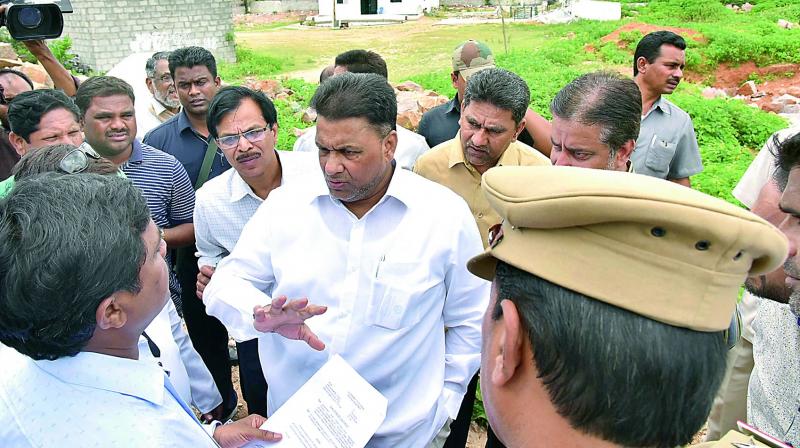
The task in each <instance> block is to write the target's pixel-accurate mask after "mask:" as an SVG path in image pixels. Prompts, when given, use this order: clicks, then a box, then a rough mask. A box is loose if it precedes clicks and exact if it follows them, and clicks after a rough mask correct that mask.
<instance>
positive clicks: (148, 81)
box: [144, 78, 155, 94]
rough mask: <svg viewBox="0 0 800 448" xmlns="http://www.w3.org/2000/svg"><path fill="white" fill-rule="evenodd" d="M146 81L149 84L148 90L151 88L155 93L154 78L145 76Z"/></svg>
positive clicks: (151, 91)
mask: <svg viewBox="0 0 800 448" xmlns="http://www.w3.org/2000/svg"><path fill="white" fill-rule="evenodd" d="M144 83H145V84H146V85H147V90H149V91H150V93H151V94H152V93H155V88H154V87H153V80H152V79H150V78H144Z"/></svg>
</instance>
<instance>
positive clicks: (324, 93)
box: [311, 73, 397, 137]
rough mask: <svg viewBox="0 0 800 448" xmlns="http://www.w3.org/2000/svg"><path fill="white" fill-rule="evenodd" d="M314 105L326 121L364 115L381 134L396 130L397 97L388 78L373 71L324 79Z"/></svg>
mask: <svg viewBox="0 0 800 448" xmlns="http://www.w3.org/2000/svg"><path fill="white" fill-rule="evenodd" d="M311 107H313V108H314V109H316V111H317V115H318V116H320V117H324V118H325V119H326V120H342V119H346V118H364V119H366V120H367V122H369V124H370V125H372V126H373V127H374V128H375V130H376V131H377V132H378V134H380V135H381V136H382V137H385V136H386V135H388V134H389V132H390V131H392V130H394V129H396V125H397V97H396V96H395V94H394V90H393V89H392V87H391V86H390V85H389V83H388V82H387V81H386V78H384V77H382V76H380V75H376V74H372V73H342V74H341V75H337V76H334V77H332V78H330V79H328V80H327V81H325V82H323V83H322V84H321V85H320V86H319V87H318V88H317V91H316V92H315V93H314V97H313V98H311Z"/></svg>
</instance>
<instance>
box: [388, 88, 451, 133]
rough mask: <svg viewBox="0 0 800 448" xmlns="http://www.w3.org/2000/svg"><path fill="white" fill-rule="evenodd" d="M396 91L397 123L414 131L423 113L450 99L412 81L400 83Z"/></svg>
mask: <svg viewBox="0 0 800 448" xmlns="http://www.w3.org/2000/svg"><path fill="white" fill-rule="evenodd" d="M394 93H395V95H397V124H399V125H400V126H403V127H404V128H407V129H410V130H412V131H416V130H417V128H418V127H419V121H420V120H421V119H422V114H424V113H425V112H427V111H429V110H430V109H432V108H434V107H436V106H438V105H440V104H443V103H446V102H447V101H449V98H447V97H445V96H441V95H439V94H438V93H436V92H434V91H431V90H425V89H423V88H422V87H420V86H419V85H418V84H415V83H413V82H411V81H406V82H403V83H401V84H398V85H397V86H396V87H395V91H394Z"/></svg>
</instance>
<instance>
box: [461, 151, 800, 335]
mask: <svg viewBox="0 0 800 448" xmlns="http://www.w3.org/2000/svg"><path fill="white" fill-rule="evenodd" d="M481 184H482V188H483V190H484V194H485V195H486V197H487V199H488V201H489V203H490V204H491V206H492V207H493V208H494V209H495V210H496V211H497V212H498V214H499V215H500V216H501V218H503V219H504V221H503V224H502V226H501V227H500V228H499V229H496V231H495V233H494V235H490V239H492V236H494V238H493V241H492V243H491V244H490V247H489V248H488V249H487V250H486V252H484V253H483V254H481V255H479V256H477V257H475V258H473V259H472V260H470V261H469V263H468V268H469V270H470V271H471V272H472V273H473V274H475V275H477V276H479V277H482V278H484V279H487V280H491V279H492V278H493V277H494V271H495V266H496V263H497V260H502V261H504V262H506V263H508V264H510V265H512V266H515V267H517V268H519V269H522V270H524V271H527V272H530V273H532V274H535V275H537V276H539V277H541V278H544V279H545V280H548V281H550V282H552V283H555V284H558V285H560V286H562V287H565V288H568V289H571V290H573V291H577V292H579V293H581V294H584V295H586V296H589V297H592V298H594V299H597V300H601V301H603V302H606V303H609V304H611V305H614V306H618V307H620V308H624V309H626V310H629V311H632V312H634V313H637V314H640V315H643V316H646V317H649V318H651V319H653V320H657V321H660V322H664V323H667V324H670V325H675V326H679V327H685V328H690V329H693V330H698V331H720V330H724V329H726V328H728V326H729V324H730V321H731V315H733V312H734V309H735V307H736V297H737V292H738V289H739V287H740V286H741V284H742V283H743V282H744V280H745V278H746V277H748V276H749V275H755V274H761V273H766V272H770V271H772V270H774V269H775V268H777V267H778V266H780V265H781V263H783V261H784V259H785V258H786V255H787V251H788V249H787V247H788V246H787V241H786V238H785V237H784V236H783V234H782V233H781V232H780V231H779V230H778V229H776V228H775V227H774V226H772V225H771V224H769V223H768V222H766V221H764V220H763V219H761V218H759V217H758V216H756V215H754V214H752V213H750V212H748V211H746V210H743V209H740V208H738V207H736V206H734V205H732V204H729V203H727V202H725V201H722V200H720V199H716V198H713V197H711V196H708V195H706V194H703V193H700V192H697V191H694V190H692V189H690V188H686V187H683V186H680V185H677V184H675V183H672V182H669V181H665V180H661V179H656V178H652V177H646V176H641V175H638V174H631V173H624V172H617V171H606V170H592V169H585V168H575V167H551V166H527V167H518V166H513V167H511V166H509V167H496V168H492V169H490V170H489V171H487V172H486V173H485V174H484V175H483V180H482V182H481Z"/></svg>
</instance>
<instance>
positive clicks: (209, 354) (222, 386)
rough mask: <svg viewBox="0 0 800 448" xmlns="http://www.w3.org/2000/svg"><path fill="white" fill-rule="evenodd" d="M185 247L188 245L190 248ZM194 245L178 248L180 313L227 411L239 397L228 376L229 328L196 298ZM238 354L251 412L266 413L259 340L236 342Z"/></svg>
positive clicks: (242, 385) (229, 364)
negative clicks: (180, 290)
mask: <svg viewBox="0 0 800 448" xmlns="http://www.w3.org/2000/svg"><path fill="white" fill-rule="evenodd" d="M188 249H191V251H189V250H188ZM194 252H195V248H194V246H192V247H190V248H183V249H179V250H178V257H177V258H178V264H177V266H178V271H177V274H178V281H179V282H180V283H181V288H182V290H183V292H182V296H181V297H182V298H183V317H184V319H185V320H186V327H187V328H188V329H189V338H190V339H191V340H192V345H194V348H195V350H197V353H199V354H200V357H201V358H203V362H204V363H205V364H206V367H208V370H209V372H211V376H212V377H214V383H215V384H216V385H217V389H218V390H219V393H220V395H222V404H223V406H222V408H223V410H224V411H225V412H226V416H227V413H228V412H230V411H232V410H233V408H234V407H236V402H237V401H238V399H237V397H236V391H235V390H234V388H233V381H232V379H231V361H230V357H229V356H228V331H227V330H226V329H225V326H224V325H222V323H221V322H220V321H219V320H217V318H216V317H212V316H209V315H208V314H207V313H206V307H205V305H203V301H202V300H200V299H198V298H197V295H196V283H197V273H198V272H199V269H198V267H197V258H196V257H195V256H194ZM236 352H237V354H238V357H239V385H240V386H241V388H242V396H243V397H244V401H245V402H247V411H248V413H250V414H259V415H261V416H264V417H266V416H267V381H266V380H265V379H264V373H263V372H262V370H261V361H260V360H259V357H258V340H255V339H254V340H251V341H245V342H242V343H237V344H236Z"/></svg>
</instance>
